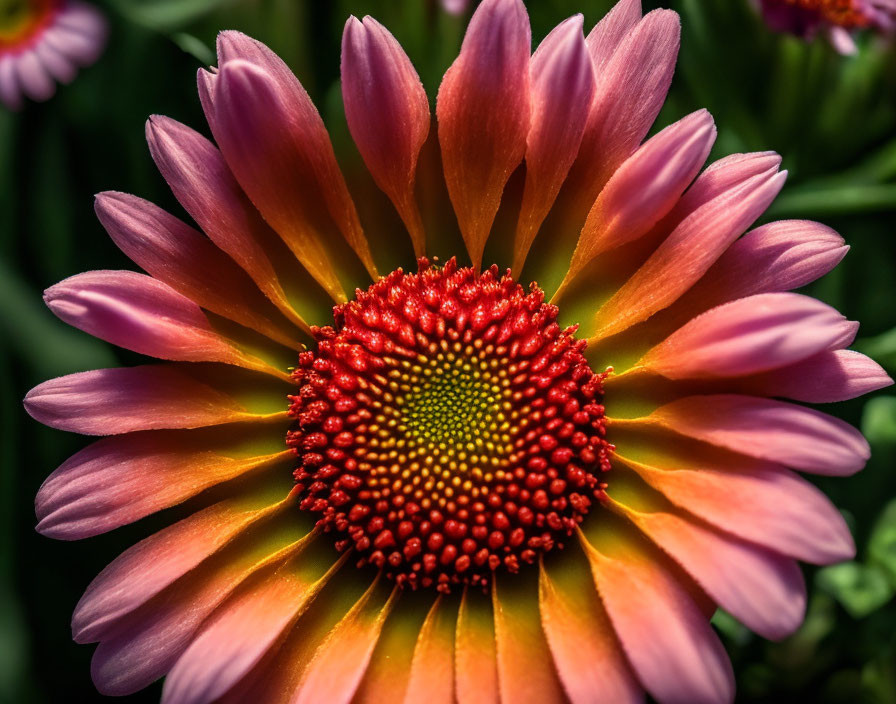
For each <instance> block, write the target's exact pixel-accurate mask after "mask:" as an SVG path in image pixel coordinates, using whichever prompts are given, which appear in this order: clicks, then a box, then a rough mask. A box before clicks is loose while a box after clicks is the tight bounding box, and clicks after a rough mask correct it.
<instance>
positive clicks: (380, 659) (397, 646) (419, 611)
mask: <svg viewBox="0 0 896 704" xmlns="http://www.w3.org/2000/svg"><path fill="white" fill-rule="evenodd" d="M432 602H433V599H432V597H431V596H429V598H428V599H427V598H426V595H424V594H421V595H420V598H417V596H416V595H415V596H411V595H410V594H407V593H405V594H403V595H402V598H401V599H400V600H399V601H398V603H396V604H395V608H394V609H393V610H392V613H390V614H389V618H387V619H386V623H385V624H384V625H383V631H382V633H381V634H380V637H379V640H378V641H377V644H376V648H374V651H373V655H371V656H370V664H369V665H368V666H367V671H366V672H365V673H364V679H362V680H361V684H360V685H358V691H357V692H355V696H354V698H353V699H352V702H354V703H355V704H380V702H384V701H390V700H392V701H399V700H400V699H402V698H403V697H404V693H405V692H406V691H407V686H408V680H409V679H410V676H411V661H412V659H413V657H414V647H415V645H416V643H417V639H418V636H419V635H420V629H421V628H422V627H423V622H424V621H425V619H426V616H427V614H428V609H427V605H428V604H430V603H432Z"/></svg>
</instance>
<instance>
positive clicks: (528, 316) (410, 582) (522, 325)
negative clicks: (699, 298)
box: [287, 259, 612, 591]
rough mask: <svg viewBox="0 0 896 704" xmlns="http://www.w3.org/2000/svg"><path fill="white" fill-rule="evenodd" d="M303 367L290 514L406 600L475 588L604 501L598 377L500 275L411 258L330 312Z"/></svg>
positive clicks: (553, 322) (535, 301)
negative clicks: (387, 580) (409, 268)
mask: <svg viewBox="0 0 896 704" xmlns="http://www.w3.org/2000/svg"><path fill="white" fill-rule="evenodd" d="M313 332H314V335H315V338H316V340H317V350H316V351H303V352H301V353H300V354H299V365H298V367H297V368H296V370H295V371H294V373H293V376H294V378H295V381H296V382H297V384H298V385H299V387H300V388H299V391H298V393H297V394H296V395H295V396H291V397H290V400H291V402H292V405H291V406H290V415H291V416H292V418H294V419H295V423H294V425H293V428H292V429H291V430H290V432H289V434H288V437H287V443H288V445H289V446H290V447H291V448H293V449H294V451H295V453H296V456H297V457H298V468H297V469H296V471H295V479H296V483H297V491H298V493H299V496H300V508H302V509H304V510H307V511H312V512H315V513H318V514H320V519H319V521H318V525H319V526H321V527H322V528H323V529H324V530H327V531H335V532H336V533H337V534H339V538H338V540H337V543H336V545H337V548H339V549H340V550H346V549H350V548H353V549H354V550H355V551H356V553H357V555H358V556H359V564H367V563H371V564H373V565H376V566H377V567H380V568H381V569H383V570H384V572H385V573H386V574H387V575H388V576H390V577H392V578H393V579H395V581H396V582H397V583H399V584H401V585H403V586H408V587H411V588H417V587H429V586H433V587H435V588H436V589H439V590H440V591H449V590H450V588H451V586H452V585H457V584H472V585H482V586H485V585H487V584H488V583H489V581H490V577H491V575H492V573H493V572H494V571H495V570H498V569H503V570H506V571H508V572H517V571H518V570H519V569H520V567H521V565H523V564H524V563H532V562H534V561H535V560H536V559H537V557H538V555H539V554H540V553H543V552H546V551H548V550H551V549H554V548H559V547H562V545H563V541H564V540H565V539H566V538H568V537H569V536H570V535H571V534H572V533H573V532H574V530H575V528H576V526H577V525H578V524H579V523H581V521H582V519H583V517H584V516H585V514H587V512H588V510H589V508H590V507H591V505H592V502H593V501H594V500H595V498H596V499H598V500H603V499H605V498H606V494H605V493H604V491H605V489H606V486H607V485H606V483H605V482H604V481H602V477H603V473H604V472H606V471H607V470H609V468H610V463H609V454H610V452H611V450H612V446H611V445H609V444H608V443H607V441H606V439H605V421H604V407H603V405H602V401H603V388H602V384H603V380H604V378H605V375H601V374H595V373H594V372H593V371H592V370H591V368H590V366H589V365H588V362H587V361H586V360H585V357H584V355H583V352H584V349H585V341H584V340H578V339H576V337H575V327H570V328H567V329H562V328H561V327H560V326H559V325H558V323H557V308H556V307H555V306H552V305H548V304H546V303H545V302H544V294H543V293H542V291H541V290H540V289H539V288H538V287H537V286H536V285H534V284H533V285H532V286H531V287H530V291H529V292H528V293H527V292H526V291H525V290H524V289H523V287H522V286H520V285H519V284H518V283H517V282H516V281H514V280H513V279H512V278H511V276H510V274H509V272H508V273H506V274H504V275H503V276H502V275H501V274H500V273H499V270H498V268H497V267H492V268H491V269H488V270H486V271H484V272H482V273H477V272H476V271H475V270H473V269H472V268H459V267H458V266H457V263H456V262H455V261H454V260H453V259H452V260H450V261H448V262H447V263H446V264H445V266H444V267H436V266H431V265H430V264H429V262H428V261H427V260H425V259H422V260H420V269H419V271H418V273H411V274H406V273H404V272H403V271H402V270H400V269H399V270H397V271H394V272H393V273H391V274H390V275H388V276H386V277H384V278H383V279H381V280H380V281H378V282H377V283H375V284H373V285H372V286H371V287H370V288H369V289H368V290H367V291H363V292H362V291H358V292H357V294H356V297H355V299H354V300H353V301H350V302H348V303H345V304H343V305H340V306H337V307H336V308H335V309H334V325H333V326H332V327H323V328H315V329H314V331H313Z"/></svg>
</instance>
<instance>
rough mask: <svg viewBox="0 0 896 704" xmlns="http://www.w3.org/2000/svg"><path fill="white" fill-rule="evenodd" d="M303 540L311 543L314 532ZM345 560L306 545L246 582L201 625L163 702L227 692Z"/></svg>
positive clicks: (195, 703)
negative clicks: (273, 568)
mask: <svg viewBox="0 0 896 704" xmlns="http://www.w3.org/2000/svg"><path fill="white" fill-rule="evenodd" d="M305 540H306V545H307V544H310V543H311V541H312V540H313V537H309V538H306V539H305ZM315 542H323V541H315ZM303 547H304V546H303ZM305 549H307V547H306V548H305ZM343 562H344V559H343V560H339V561H335V560H328V559H327V557H326V553H325V551H324V550H323V549H317V550H314V551H311V553H310V554H304V550H303V551H301V552H298V554H297V555H295V556H294V557H292V558H291V559H290V560H289V561H287V562H285V563H284V564H282V566H280V568H279V569H277V570H276V571H274V572H271V571H270V570H269V571H267V573H263V574H260V575H258V577H256V578H255V579H254V580H253V581H252V582H251V583H247V584H246V585H245V587H244V588H241V589H240V590H239V591H238V592H237V593H236V594H234V596H233V598H231V599H230V600H228V601H227V602H226V603H224V604H223V606H222V607H221V608H220V609H219V610H218V611H217V612H216V613H215V615H214V616H213V618H212V619H211V620H209V621H208V622H207V623H206V624H204V625H203V626H202V629H201V631H200V632H199V634H198V635H197V636H196V637H195V638H194V639H193V641H192V642H191V643H190V644H189V647H188V648H187V649H186V650H185V651H184V653H183V655H182V656H181V657H180V658H179V659H178V661H177V663H176V664H175V665H174V667H173V668H172V669H171V672H170V673H169V674H168V676H167V677H166V678H165V687H164V690H163V692H162V702H163V704H188V703H189V704H199V703H200V702H202V703H206V702H213V701H216V700H217V699H218V698H219V697H221V696H222V695H224V694H226V693H227V692H228V691H229V690H230V689H231V688H232V687H233V686H234V685H235V684H236V683H237V682H238V681H239V680H240V679H241V678H242V677H243V676H244V675H245V674H246V673H248V672H249V671H250V670H251V669H252V668H253V667H254V666H255V665H256V664H257V663H258V662H259V661H260V660H261V659H262V658H263V657H264V656H265V654H267V653H268V651H269V650H271V649H272V648H273V647H274V645H275V643H276V642H277V641H278V640H279V639H280V638H281V637H282V634H283V633H284V632H286V631H287V630H288V629H289V628H290V627H291V625H292V624H294V623H295V621H296V620H297V618H298V617H299V615H301V614H302V613H303V612H304V611H305V610H306V609H307V608H308V606H309V604H310V603H311V602H312V601H313V599H314V597H315V596H316V595H317V594H318V593H319V592H320V591H321V589H322V588H323V586H324V585H325V584H326V583H327V582H328V581H329V580H330V579H331V577H332V576H333V574H334V573H335V572H336V570H338V569H339V567H340V566H341V565H342V563H343Z"/></svg>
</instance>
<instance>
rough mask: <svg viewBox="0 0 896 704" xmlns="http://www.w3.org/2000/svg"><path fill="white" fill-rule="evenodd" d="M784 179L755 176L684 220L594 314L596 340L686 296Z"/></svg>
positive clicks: (763, 206) (755, 215)
mask: <svg viewBox="0 0 896 704" xmlns="http://www.w3.org/2000/svg"><path fill="white" fill-rule="evenodd" d="M786 174H787V172H786V171H785V172H782V173H780V174H775V175H771V176H769V175H766V174H760V175H759V176H754V177H753V178H751V179H749V180H748V181H746V182H744V183H743V184H742V185H740V186H737V187H735V188H733V189H731V190H728V191H726V192H725V193H724V194H723V195H721V196H718V197H717V198H715V199H713V200H712V201H710V202H709V203H707V204H706V205H704V206H702V207H700V208H699V209H697V210H696V211H694V212H693V213H692V214H691V215H690V216H689V217H687V218H686V219H685V220H684V221H683V222H682V223H681V224H680V225H679V226H678V227H677V228H676V229H675V231H674V232H673V233H672V234H671V235H669V237H668V239H666V241H665V242H663V243H662V244H661V245H660V246H659V247H658V248H657V250H656V251H655V252H654V253H653V254H652V255H651V256H650V258H649V259H648V260H647V261H646V262H645V263H644V265H643V266H642V267H641V268H640V269H638V271H637V272H635V274H634V275H633V276H632V277H631V278H630V279H629V280H628V281H627V282H626V283H625V285H624V286H623V287H622V288H621V289H619V291H617V292H616V294H615V295H614V296H613V297H612V298H611V299H610V300H609V301H607V303H606V304H605V305H604V306H603V307H602V308H601V309H600V311H598V317H599V319H600V321H601V322H602V323H603V325H602V326H601V328H600V330H599V331H598V333H597V337H607V336H609V335H613V334H615V333H618V332H620V331H622V330H624V329H626V328H627V327H630V326H631V325H634V324H635V323H639V322H641V321H642V320H646V319H647V318H649V317H650V316H651V315H653V314H654V313H656V312H657V311H658V310H662V309H663V308H665V307H666V306H668V305H669V304H671V303H672V302H674V301H675V300H676V299H677V298H678V297H679V296H681V295H682V294H683V293H684V292H685V291H687V290H688V289H689V288H690V287H691V286H692V285H693V284H694V283H695V282H696V281H697V280H698V279H700V277H701V276H703V274H704V273H706V270H707V269H709V267H710V266H711V265H712V264H713V263H714V262H715V261H716V259H718V258H719V256H721V254H722V252H724V251H725V250H726V249H727V248H728V246H729V245H730V244H731V243H732V242H733V241H734V240H735V239H737V238H738V237H739V236H740V235H741V234H742V233H743V232H744V230H746V229H747V227H749V225H750V224H751V223H752V222H753V221H754V220H755V219H756V218H758V217H759V216H760V215H761V214H762V213H763V212H764V211H765V209H766V208H767V207H768V206H769V204H770V203H771V202H772V200H774V198H775V196H776V195H777V194H778V191H780V190H781V186H783V185H784V179H785V178H786Z"/></svg>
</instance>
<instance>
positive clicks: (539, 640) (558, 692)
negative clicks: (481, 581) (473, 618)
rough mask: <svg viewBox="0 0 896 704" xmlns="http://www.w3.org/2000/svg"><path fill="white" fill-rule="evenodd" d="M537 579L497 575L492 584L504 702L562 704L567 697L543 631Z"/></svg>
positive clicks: (499, 675)
mask: <svg viewBox="0 0 896 704" xmlns="http://www.w3.org/2000/svg"><path fill="white" fill-rule="evenodd" d="M527 577H531V579H527ZM534 577H535V576H534V575H531V574H515V575H501V577H499V576H498V575H497V574H496V575H495V577H494V581H493V583H492V603H493V605H494V610H495V638H496V641H497V646H498V647H497V653H498V682H499V683H500V690H501V700H502V701H505V702H514V703H515V704H516V703H519V704H527V703H528V702H531V703H532V704H551V703H552V702H556V703H557V704H561V703H562V702H564V701H566V697H565V695H564V693H563V686H562V685H561V684H560V679H559V677H558V676H557V671H556V670H555V669H554V660H553V658H552V657H551V651H550V649H549V648H548V643H547V640H545V636H544V632H543V631H542V629H541V618H540V616H539V610H538V582H537V581H536V580H535V578H534ZM499 582H500V586H498V585H499Z"/></svg>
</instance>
